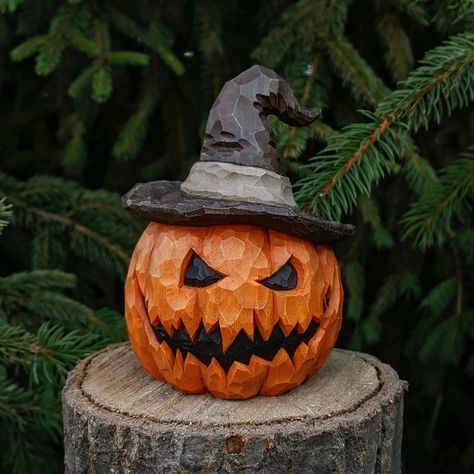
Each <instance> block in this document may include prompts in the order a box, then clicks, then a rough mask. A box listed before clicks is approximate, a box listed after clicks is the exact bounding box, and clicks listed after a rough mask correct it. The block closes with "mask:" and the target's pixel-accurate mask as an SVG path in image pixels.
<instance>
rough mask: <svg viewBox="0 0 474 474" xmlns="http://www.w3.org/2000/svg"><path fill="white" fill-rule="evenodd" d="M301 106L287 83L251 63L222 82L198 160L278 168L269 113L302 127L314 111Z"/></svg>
mask: <svg viewBox="0 0 474 474" xmlns="http://www.w3.org/2000/svg"><path fill="white" fill-rule="evenodd" d="M319 112H320V111H319V110H318V109H310V108H306V107H303V106H301V105H300V104H299V103H298V101H297V100H296V98H295V96H294V94H293V91H292V89H291V86H290V85H289V84H288V82H286V81H285V80H284V79H282V78H281V77H280V76H279V75H278V74H276V73H275V72H274V71H272V70H270V69H267V68H265V67H263V66H258V65H255V66H252V67H251V68H249V69H247V70H246V71H244V72H243V73H241V74H239V75H238V76H236V77H235V78H234V79H231V80H230V81H228V82H226V83H225V84H224V87H223V88H222V90H221V92H220V94H219V95H218V97H217V99H216V100H215V102H214V104H213V106H212V108H211V111H210V113H209V118H208V121H207V126H206V133H205V135H204V141H203V146H202V149H201V156H200V160H201V161H219V162H226V163H232V164H235V165H243V166H255V167H258V168H265V169H268V170H271V171H274V172H278V171H279V166H278V157H277V154H276V150H275V142H274V140H273V138H272V132H271V127H270V125H269V124H268V122H267V119H266V116H267V115H268V114H275V115H276V116H277V117H278V118H279V119H280V120H282V121H283V122H285V123H287V124H288V125H296V126H304V125H308V124H310V123H311V122H313V121H314V120H315V119H316V118H317V117H318V115H319Z"/></svg>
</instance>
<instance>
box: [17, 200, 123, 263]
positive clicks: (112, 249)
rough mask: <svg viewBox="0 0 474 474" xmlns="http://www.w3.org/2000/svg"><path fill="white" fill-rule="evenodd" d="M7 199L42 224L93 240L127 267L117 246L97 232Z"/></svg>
mask: <svg viewBox="0 0 474 474" xmlns="http://www.w3.org/2000/svg"><path fill="white" fill-rule="evenodd" d="M8 199H9V201H10V202H11V203H12V204H13V205H14V206H16V207H19V208H22V209H24V210H25V211H27V212H30V213H32V214H34V215H36V216H37V217H38V218H39V219H41V220H42V221H44V222H57V223H58V224H61V225H62V226H64V227H66V228H68V229H70V230H71V231H72V232H76V233H78V234H80V235H83V236H84V237H87V238H89V239H91V240H93V241H94V242H97V243H98V244H100V245H101V246H103V247H104V248H105V249H107V251H108V252H109V253H110V254H112V255H114V256H115V257H116V258H117V259H118V260H120V261H121V262H122V263H123V265H124V266H127V265H128V264H129V261H130V257H129V256H128V255H127V254H126V253H125V252H124V251H123V250H122V249H121V248H120V247H119V246H118V245H116V244H115V243H113V242H112V241H111V240H109V239H107V238H106V237H103V236H102V235H100V234H98V233H97V232H95V231H94V230H92V229H90V228H89V227H87V226H85V225H82V224H79V223H77V222H74V221H73V220H72V219H69V218H68V217H65V216H61V215H59V214H54V213H51V212H47V211H44V210H43V209H40V208H35V207H31V206H28V205H27V204H26V203H24V202H23V201H21V200H19V199H16V198H14V197H11V196H9V197H8Z"/></svg>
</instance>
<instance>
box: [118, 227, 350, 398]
mask: <svg viewBox="0 0 474 474" xmlns="http://www.w3.org/2000/svg"><path fill="white" fill-rule="evenodd" d="M125 289H126V291H125V299H126V301H125V304H126V318H127V326H128V332H129V337H130V341H131V343H132V346H133V349H134V351H135V353H136V355H137V356H138V358H139V360H140V361H141V363H142V365H143V367H144V368H145V369H146V370H147V371H148V372H149V373H150V374H151V375H152V376H154V377H156V378H157V379H159V380H163V381H166V382H168V383H169V384H171V385H173V386H174V387H176V388H178V389H181V390H184V391H186V392H190V393H203V392H207V391H209V392H211V393H212V394H213V395H215V396H217V397H221V398H236V399H239V398H240V399H242V398H250V397H252V396H254V395H257V394H260V395H279V394H281V393H284V392H286V391H288V390H290V389H291V388H293V387H294V386H296V385H298V384H300V383H301V382H303V381H304V380H306V379H307V378H308V377H310V376H311V375H313V374H314V373H315V372H316V371H317V370H318V369H319V368H320V367H321V366H322V365H323V363H324V362H325V360H326V359H327V357H328V355H329V353H330V352H331V350H332V348H333V346H334V343H335V341H336V338H337V335H338V333H339V329H340V326H341V312H342V287H341V280H340V272H339V267H338V264H337V261H336V258H335V256H334V254H333V252H332V251H331V250H330V249H329V248H327V247H325V246H322V245H314V244H313V243H311V242H308V241H305V240H302V239H300V238H298V237H293V236H290V235H286V234H282V233H279V232H275V231H273V230H269V229H265V228H262V227H257V226H250V225H233V226H226V225H216V226H211V227H184V226H171V225H165V224H157V223H151V224H149V226H148V227H147V229H146V230H145V232H144V233H143V235H142V237H141V238H140V240H139V242H138V244H137V246H136V248H135V251H134V254H133V257H132V261H131V264H130V269H129V273H128V276H127V281H126V287H125Z"/></svg>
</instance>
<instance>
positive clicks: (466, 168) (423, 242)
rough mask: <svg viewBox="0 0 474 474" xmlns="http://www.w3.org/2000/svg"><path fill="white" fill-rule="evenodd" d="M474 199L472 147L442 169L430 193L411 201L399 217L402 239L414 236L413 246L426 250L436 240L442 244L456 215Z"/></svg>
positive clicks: (473, 151)
mask: <svg viewBox="0 0 474 474" xmlns="http://www.w3.org/2000/svg"><path fill="white" fill-rule="evenodd" d="M473 198H474V147H471V148H470V149H468V150H467V151H466V152H465V153H464V154H462V155H461V156H460V157H459V158H458V159H457V160H456V161H454V162H453V163H452V164H450V165H448V166H447V167H446V168H444V170H443V171H442V175H441V178H440V181H439V183H438V185H437V186H435V187H434V188H433V189H432V190H431V192H428V193H427V194H425V195H423V196H422V197H421V198H420V199H419V200H418V201H417V202H415V203H413V204H412V206H411V207H410V210H409V211H408V212H407V213H406V214H405V215H404V217H403V218H402V220H401V223H402V225H403V226H404V228H405V232H404V236H403V238H404V239H407V238H413V245H415V246H418V247H419V248H420V249H422V250H425V249H426V248H428V247H429V246H431V245H433V244H434V243H436V244H437V245H442V243H443V242H444V240H445V239H446V237H447V235H448V234H449V233H450V232H452V223H453V220H454V219H455V218H462V211H463V209H464V207H465V206H466V205H468V202H469V200H470V199H473Z"/></svg>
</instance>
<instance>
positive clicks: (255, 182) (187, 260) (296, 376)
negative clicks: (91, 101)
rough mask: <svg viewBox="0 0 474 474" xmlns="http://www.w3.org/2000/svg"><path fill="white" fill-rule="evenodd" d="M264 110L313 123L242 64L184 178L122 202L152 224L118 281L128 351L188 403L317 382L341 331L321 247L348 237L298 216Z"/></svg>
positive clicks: (260, 71) (256, 70) (337, 286)
mask: <svg viewBox="0 0 474 474" xmlns="http://www.w3.org/2000/svg"><path fill="white" fill-rule="evenodd" d="M269 113H273V114H275V115H277V116H278V117H279V118H280V119H282V120H283V121H285V122H287V123H289V124H292V125H307V124H309V123H311V122H312V121H313V120H314V119H315V118H316V117H317V115H318V111H317V110H315V109H306V108H303V107H301V106H300V105H299V104H298V103H297V101H296V99H295V98H294V96H293V93H292V91H291V89H290V86H289V85H288V83H286V82H285V81H284V80H283V79H281V78H280V77H279V76H278V75H276V74H275V73H274V72H273V71H270V70H268V69H265V68H263V67H261V66H253V67H251V68H250V69H248V70H247V71H245V72H243V73H242V74H240V75H239V76H237V77H236V78H234V79H233V80H232V81H229V82H227V83H226V84H225V86H224V88H223V89H222V91H221V93H220V95H219V97H218V98H217V99H216V102H215V103H214V105H213V107H212V110H211V113H210V116H209V120H208V124H207V129H206V134H205V138H204V144H203V148H202V151H201V157H200V160H199V161H198V162H197V163H195V164H194V166H193V167H192V169H191V171H190V173H189V176H188V178H187V179H186V180H185V181H184V182H183V183H179V182H169V181H156V182H152V183H145V184H138V185H136V186H135V187H134V188H133V189H132V190H131V191H130V192H129V193H128V194H127V195H125V196H124V205H125V207H127V208H129V209H130V210H132V211H133V212H136V213H138V214H141V215H143V216H145V217H147V218H148V219H149V220H151V221H152V222H151V223H150V224H149V225H148V227H147V229H146V230H145V232H144V233H143V235H142V237H141V238H140V240H139V242H138V244H137V246H136V248H135V251H134V253H133V256H132V260H131V263H130V269H129V272H128V276H127V280H126V284H125V314H126V319H127V327H128V333H129V337H130V341H131V343H132V347H133V349H134V351H135V353H136V355H137V357H138V359H139V360H140V362H141V364H142V365H143V367H144V368H145V370H146V371H147V372H149V373H150V374H151V375H152V376H154V377H156V378H157V379H159V380H163V381H166V382H168V383H169V384H171V385H173V386H174V387H176V388H178V389H180V390H183V391H185V392H190V393H203V392H207V391H209V392H211V393H212V394H213V395H215V396H216V397H222V398H232V399H244V398H250V397H253V396H255V395H257V394H260V395H279V394H281V393H284V392H286V391H288V390H290V389H291V388H293V387H295V386H296V385H298V384H300V383H302V382H303V381H304V380H306V379H307V378H308V377H310V376H311V375H313V374H314V373H315V372H317V371H318V369H319V368H320V367H321V366H322V365H323V364H324V362H325V360H326V359H327V357H328V355H329V353H330V352H331V350H332V348H333V347H334V344H335V341H336V338H337V335H338V333H339V329H340V326H341V314H342V302H343V292H342V286H341V278H340V272H339V266H338V264H337V261H336V257H335V255H334V253H333V252H332V251H331V250H330V249H329V248H328V247H327V246H326V245H325V244H328V243H331V242H335V241H337V240H341V239H342V238H344V237H347V236H350V235H352V234H353V232H354V228H353V226H350V225H343V224H340V223H335V222H329V221H326V220H324V219H320V218H317V217H314V216H312V215H310V214H307V213H305V212H302V211H300V210H299V209H298V208H297V207H296V203H295V201H294V198H293V193H292V190H291V184H290V182H289V180H288V178H287V177H285V176H283V175H282V174H280V173H279V170H278V160H277V157H276V152H275V149H274V143H273V141H272V139H271V132H270V128H269V126H268V124H267V122H266V119H265V116H266V115H267V114H269Z"/></svg>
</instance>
